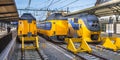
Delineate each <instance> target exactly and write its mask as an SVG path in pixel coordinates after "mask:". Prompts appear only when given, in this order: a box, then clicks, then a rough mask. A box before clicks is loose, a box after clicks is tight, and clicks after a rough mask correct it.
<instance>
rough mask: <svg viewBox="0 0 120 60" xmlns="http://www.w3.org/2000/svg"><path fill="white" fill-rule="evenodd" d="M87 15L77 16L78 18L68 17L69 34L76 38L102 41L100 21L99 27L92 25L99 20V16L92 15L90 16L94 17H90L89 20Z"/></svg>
mask: <svg viewBox="0 0 120 60" xmlns="http://www.w3.org/2000/svg"><path fill="white" fill-rule="evenodd" d="M86 17H87V16H84V17H82V18H77V20H76V18H69V19H68V22H69V24H68V26H69V33H68V36H69V37H74V38H82V39H85V41H87V42H101V40H100V34H101V31H100V26H99V23H97V24H98V25H97V27H94V26H92V24H94V22H96V21H97V22H98V20H97V18H96V17H95V16H92V15H90V17H92V18H90V19H89V20H87V19H86V20H85V18H86ZM87 18H89V17H87ZM92 19H93V20H92ZM95 19H96V20H95ZM75 20H76V21H75ZM89 21H90V22H89ZM91 27H93V28H91ZM76 28H77V29H76ZM96 29H97V30H96Z"/></svg>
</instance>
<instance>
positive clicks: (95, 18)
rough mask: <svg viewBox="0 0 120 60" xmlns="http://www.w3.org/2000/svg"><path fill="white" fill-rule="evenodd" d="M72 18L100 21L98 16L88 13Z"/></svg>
mask: <svg viewBox="0 0 120 60" xmlns="http://www.w3.org/2000/svg"><path fill="white" fill-rule="evenodd" d="M70 18H80V19H82V20H98V18H97V16H95V15H93V14H86V13H83V14H77V15H74V16H70Z"/></svg>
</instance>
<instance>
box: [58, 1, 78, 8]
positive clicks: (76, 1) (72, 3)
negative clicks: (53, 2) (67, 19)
mask: <svg viewBox="0 0 120 60" xmlns="http://www.w3.org/2000/svg"><path fill="white" fill-rule="evenodd" d="M77 1H79V0H75V1H72V2H70V3H68V4H66V5H65V6H62V7H60V8H58V9H61V8H64V7H66V6H69V5H71V4H73V3H75V2H77Z"/></svg>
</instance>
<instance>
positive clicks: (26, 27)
mask: <svg viewBox="0 0 120 60" xmlns="http://www.w3.org/2000/svg"><path fill="white" fill-rule="evenodd" d="M29 32H31V34H32V35H37V27H36V21H35V20H32V22H31V23H28V20H19V25H18V36H22V35H27V34H28V33H29Z"/></svg>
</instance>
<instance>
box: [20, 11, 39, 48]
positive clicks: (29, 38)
mask: <svg viewBox="0 0 120 60" xmlns="http://www.w3.org/2000/svg"><path fill="white" fill-rule="evenodd" d="M18 37H19V40H20V41H21V42H22V49H23V50H24V49H38V48H39V43H38V36H37V26H36V19H35V18H34V17H33V16H32V14H30V13H24V14H23V15H22V16H21V17H20V19H19V21H18ZM25 42H33V43H34V44H33V46H25Z"/></svg>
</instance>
